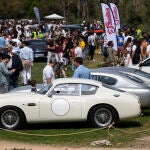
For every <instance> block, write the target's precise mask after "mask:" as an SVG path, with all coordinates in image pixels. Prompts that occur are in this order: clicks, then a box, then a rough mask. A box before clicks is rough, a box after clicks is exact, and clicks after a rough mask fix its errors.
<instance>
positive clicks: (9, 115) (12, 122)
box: [1, 109, 20, 129]
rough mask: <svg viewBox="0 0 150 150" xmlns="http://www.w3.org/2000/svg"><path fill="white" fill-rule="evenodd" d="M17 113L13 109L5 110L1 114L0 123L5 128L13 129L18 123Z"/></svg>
mask: <svg viewBox="0 0 150 150" xmlns="http://www.w3.org/2000/svg"><path fill="white" fill-rule="evenodd" d="M19 120H20V118H19V114H18V112H17V111H15V110H13V109H8V110H5V111H4V112H3V113H2V115H1V123H2V125H3V127H5V128H7V129H13V128H15V127H16V126H17V125H18V124H19Z"/></svg>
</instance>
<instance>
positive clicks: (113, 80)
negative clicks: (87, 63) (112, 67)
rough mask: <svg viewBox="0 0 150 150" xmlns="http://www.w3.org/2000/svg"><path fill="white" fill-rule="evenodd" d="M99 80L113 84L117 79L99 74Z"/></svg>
mask: <svg viewBox="0 0 150 150" xmlns="http://www.w3.org/2000/svg"><path fill="white" fill-rule="evenodd" d="M101 82H102V83H105V84H108V85H115V84H116V83H117V79H115V78H112V77H109V76H101Z"/></svg>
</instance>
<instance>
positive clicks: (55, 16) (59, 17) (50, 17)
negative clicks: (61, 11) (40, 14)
mask: <svg viewBox="0 0 150 150" xmlns="http://www.w3.org/2000/svg"><path fill="white" fill-rule="evenodd" d="M44 18H46V19H64V17H62V16H59V15H57V14H52V15H49V16H45V17H44Z"/></svg>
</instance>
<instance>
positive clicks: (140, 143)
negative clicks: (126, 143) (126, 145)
mask: <svg viewBox="0 0 150 150" xmlns="http://www.w3.org/2000/svg"><path fill="white" fill-rule="evenodd" d="M130 146H131V147H133V148H138V149H143V148H147V149H150V136H145V137H142V138H136V139H135V141H133V142H132V143H131V144H130Z"/></svg>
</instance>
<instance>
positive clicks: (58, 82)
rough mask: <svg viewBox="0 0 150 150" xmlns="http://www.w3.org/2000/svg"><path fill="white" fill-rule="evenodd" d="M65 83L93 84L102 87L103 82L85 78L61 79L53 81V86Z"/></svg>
mask: <svg viewBox="0 0 150 150" xmlns="http://www.w3.org/2000/svg"><path fill="white" fill-rule="evenodd" d="M63 83H83V84H93V85H98V86H101V85H102V84H101V82H99V81H95V80H92V79H83V78H59V79H55V80H53V84H63Z"/></svg>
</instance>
